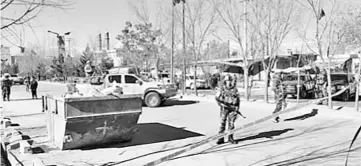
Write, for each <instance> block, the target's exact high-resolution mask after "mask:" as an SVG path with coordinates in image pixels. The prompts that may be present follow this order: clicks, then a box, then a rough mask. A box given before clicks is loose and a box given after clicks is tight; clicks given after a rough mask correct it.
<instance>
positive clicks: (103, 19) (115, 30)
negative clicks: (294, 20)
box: [2, 0, 361, 54]
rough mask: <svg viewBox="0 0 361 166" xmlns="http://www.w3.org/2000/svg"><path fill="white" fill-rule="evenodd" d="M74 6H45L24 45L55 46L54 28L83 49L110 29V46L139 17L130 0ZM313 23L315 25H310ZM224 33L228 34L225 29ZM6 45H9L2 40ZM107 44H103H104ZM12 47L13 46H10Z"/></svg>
mask: <svg viewBox="0 0 361 166" xmlns="http://www.w3.org/2000/svg"><path fill="white" fill-rule="evenodd" d="M157 2H160V3H164V6H165V7H169V8H170V7H171V3H172V0H147V3H148V8H149V13H152V14H154V13H156V12H157V11H156V10H157V7H156V4H157ZM340 2H342V3H344V4H355V5H360V4H361V0H340ZM71 7H72V9H70V10H66V11H62V10H54V9H45V10H44V11H43V12H42V13H41V15H40V16H39V17H38V18H36V19H35V20H34V21H33V22H32V24H33V25H35V27H34V32H32V31H31V30H27V31H25V36H23V38H24V39H25V40H24V45H25V46H26V45H28V44H39V45H44V44H45V43H46V45H47V46H50V47H56V43H55V40H56V38H55V35H53V34H50V33H47V30H52V31H55V32H59V33H65V32H68V31H71V35H70V36H69V37H70V38H72V39H73V41H72V42H73V44H72V45H75V47H76V48H78V49H84V48H85V46H86V44H87V43H90V42H91V41H90V39H92V40H96V35H97V34H99V33H102V35H103V37H104V34H105V33H106V32H110V39H111V40H110V43H111V48H113V47H115V46H116V44H117V43H118V41H117V40H116V39H115V37H116V35H117V34H119V32H120V31H121V29H122V28H123V27H124V25H125V22H126V21H135V20H136V16H135V14H134V12H133V11H132V9H131V7H130V6H129V2H128V0H74V5H73V6H71ZM302 17H303V18H304V20H306V21H305V22H304V24H307V20H309V19H307V18H308V17H309V14H307V12H305V13H303V15H302ZM310 26H312V24H311V25H310ZM221 31H224V33H223V34H225V33H226V32H225V30H221ZM221 34H222V33H221ZM294 37H295V33H291V34H290V35H289V36H288V37H287V39H286V43H287V44H285V46H284V47H285V48H286V47H290V48H292V47H295V46H296V45H299V42H297V41H295V40H294ZM2 42H3V44H4V45H10V44H9V43H8V42H6V41H4V40H3V41H2ZM103 45H104V44H103ZM10 46H11V45H10ZM11 51H12V53H13V54H16V53H18V52H19V50H18V49H17V48H15V47H13V48H12V49H11Z"/></svg>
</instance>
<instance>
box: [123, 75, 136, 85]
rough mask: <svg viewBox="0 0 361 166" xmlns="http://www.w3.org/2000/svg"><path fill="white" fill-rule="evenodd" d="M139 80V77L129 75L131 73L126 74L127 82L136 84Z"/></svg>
mask: <svg viewBox="0 0 361 166" xmlns="http://www.w3.org/2000/svg"><path fill="white" fill-rule="evenodd" d="M137 80H138V79H137V78H135V77H133V76H129V75H126V76H125V83H128V84H135V83H136V81H137Z"/></svg>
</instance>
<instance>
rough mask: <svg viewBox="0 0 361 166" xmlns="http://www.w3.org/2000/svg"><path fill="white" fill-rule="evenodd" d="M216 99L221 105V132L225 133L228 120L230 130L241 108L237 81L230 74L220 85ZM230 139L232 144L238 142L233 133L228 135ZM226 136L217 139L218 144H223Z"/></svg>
mask: <svg viewBox="0 0 361 166" xmlns="http://www.w3.org/2000/svg"><path fill="white" fill-rule="evenodd" d="M216 101H217V102H218V104H219V106H220V107H221V127H220V130H219V133H224V131H225V129H226V122H227V121H228V130H233V129H234V122H235V121H236V118H237V114H238V111H239V110H238V109H239V103H240V98H239V93H238V90H237V88H236V85H235V82H234V81H233V80H232V78H231V76H230V75H226V76H225V78H224V84H223V85H221V86H220V88H219V89H218V91H217V94H216ZM228 141H229V142H230V143H232V144H236V143H237V142H236V141H235V140H234V138H233V134H231V135H229V136H228ZM223 143H224V138H221V139H219V140H218V141H217V144H223Z"/></svg>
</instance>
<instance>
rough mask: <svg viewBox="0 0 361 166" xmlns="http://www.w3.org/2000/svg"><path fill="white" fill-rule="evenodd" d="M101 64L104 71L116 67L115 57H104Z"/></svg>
mask: <svg viewBox="0 0 361 166" xmlns="http://www.w3.org/2000/svg"><path fill="white" fill-rule="evenodd" d="M99 66H100V69H101V70H102V71H107V70H109V69H111V68H113V67H114V63H113V59H111V58H110V57H104V58H102V60H101V62H100V64H99Z"/></svg>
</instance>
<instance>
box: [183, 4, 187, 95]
mask: <svg viewBox="0 0 361 166" xmlns="http://www.w3.org/2000/svg"><path fill="white" fill-rule="evenodd" d="M185 3H186V2H185V0H184V1H183V95H184V94H185V92H186V85H185V84H186V33H185V19H184V18H185Z"/></svg>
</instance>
